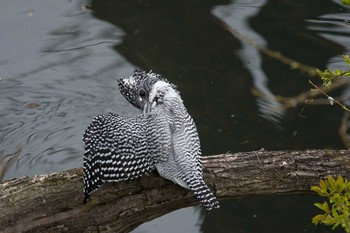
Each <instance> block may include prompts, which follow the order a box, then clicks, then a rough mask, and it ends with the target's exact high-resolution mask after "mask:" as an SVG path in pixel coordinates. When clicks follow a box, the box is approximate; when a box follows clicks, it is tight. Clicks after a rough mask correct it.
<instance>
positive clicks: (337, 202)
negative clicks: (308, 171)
mask: <svg viewBox="0 0 350 233" xmlns="http://www.w3.org/2000/svg"><path fill="white" fill-rule="evenodd" d="M311 190H313V191H315V192H316V193H317V194H318V195H320V196H322V197H326V198H328V200H327V201H325V202H323V203H315V206H316V207H318V208H319V209H321V210H322V211H323V212H324V213H322V214H318V215H316V216H315V217H313V218H312V222H313V223H314V224H316V225H317V224H319V223H323V224H325V225H333V227H332V229H335V228H336V227H338V226H341V227H342V228H344V230H345V232H347V233H350V182H349V181H347V180H346V179H345V178H343V177H342V176H339V177H338V178H337V179H336V180H335V179H334V178H333V177H332V176H330V177H328V179H326V180H320V185H319V186H312V187H311Z"/></svg>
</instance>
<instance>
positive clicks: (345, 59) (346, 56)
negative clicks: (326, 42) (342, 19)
mask: <svg viewBox="0 0 350 233" xmlns="http://www.w3.org/2000/svg"><path fill="white" fill-rule="evenodd" d="M343 1H344V0H343ZM344 2H348V4H350V0H345V1H344ZM343 59H344V61H345V62H346V63H348V64H349V65H350V57H349V55H348V54H345V55H343Z"/></svg>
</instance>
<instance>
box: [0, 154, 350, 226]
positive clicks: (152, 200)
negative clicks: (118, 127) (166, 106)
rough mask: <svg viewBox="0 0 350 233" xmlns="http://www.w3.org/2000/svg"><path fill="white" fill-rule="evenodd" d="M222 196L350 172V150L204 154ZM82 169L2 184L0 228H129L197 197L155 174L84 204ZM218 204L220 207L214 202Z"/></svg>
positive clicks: (292, 190) (283, 189) (293, 187)
mask: <svg viewBox="0 0 350 233" xmlns="http://www.w3.org/2000/svg"><path fill="white" fill-rule="evenodd" d="M202 160H203V165H204V177H205V180H206V182H207V183H208V185H209V186H210V187H211V188H212V190H213V192H214V193H215V194H216V195H217V197H218V198H219V199H221V200H222V199H227V198H237V197H246V196H252V195H274V194H300V193H303V194H309V193H311V191H310V186H311V185H316V184H318V183H319V179H320V178H324V177H327V176H329V175H333V176H338V175H342V176H344V177H346V178H348V179H350V152H349V151H345V150H342V151H335V150H308V151H263V150H262V151H254V152H245V153H236V154H223V155H214V156H206V157H203V159H202ZM82 187H83V183H82V169H81V168H77V169H73V170H69V171H66V172H62V173H57V174H49V175H40V176H35V177H23V178H19V179H14V180H10V181H5V182H3V183H1V184H0V210H1V211H0V232H128V231H130V230H132V229H134V228H135V227H137V226H138V225H140V224H141V223H143V222H146V221H150V220H152V219H154V218H156V217H159V216H161V215H163V214H166V213H168V212H171V211H173V210H176V209H179V208H182V207H186V206H191V205H196V204H198V202H197V200H196V199H195V198H194V196H193V195H192V193H191V192H189V191H187V190H185V189H183V188H181V187H179V186H177V185H175V184H173V183H171V182H169V181H166V180H164V179H162V178H161V177H159V175H157V174H156V172H154V173H151V174H150V175H148V176H145V177H142V178H140V179H137V180H133V181H128V182H120V183H114V184H113V183H108V184H105V185H103V186H102V187H101V188H100V189H99V190H97V191H96V192H94V193H93V194H92V196H91V199H89V202H88V203H87V204H86V205H83V195H82ZM214 211H215V210H214Z"/></svg>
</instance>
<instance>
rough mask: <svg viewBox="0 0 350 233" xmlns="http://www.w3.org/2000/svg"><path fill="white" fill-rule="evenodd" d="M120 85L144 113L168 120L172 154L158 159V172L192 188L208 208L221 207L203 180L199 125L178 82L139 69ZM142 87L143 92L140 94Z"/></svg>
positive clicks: (122, 91) (120, 82)
mask: <svg viewBox="0 0 350 233" xmlns="http://www.w3.org/2000/svg"><path fill="white" fill-rule="evenodd" d="M119 88H120V90H121V93H122V94H123V95H124V96H125V98H126V99H127V100H128V101H129V102H130V103H132V104H133V105H134V106H136V107H138V108H139V109H140V110H142V111H143V113H144V114H155V115H156V116H157V117H159V118H163V117H165V119H166V121H167V122H168V125H169V127H170V129H171V131H170V133H171V135H170V137H171V148H172V149H171V151H170V154H164V155H162V159H161V161H160V162H158V163H155V167H156V169H157V170H158V172H159V174H160V175H161V176H162V177H164V178H166V179H169V180H172V181H173V182H175V183H177V184H179V185H181V186H183V187H185V188H187V189H190V190H192V191H193V192H194V193H195V195H196V196H197V198H198V199H199V200H200V202H201V203H202V204H203V206H204V207H206V208H207V209H212V208H218V207H219V203H218V201H217V200H216V198H215V196H214V195H213V193H212V192H211V191H210V189H209V188H208V186H207V185H206V184H205V182H204V180H203V172H202V165H201V162H200V156H201V149H200V141H199V136H198V133H197V128H196V125H195V123H194V121H193V119H192V117H191V116H190V115H189V114H188V112H187V110H186V108H185V106H184V104H183V101H182V99H181V96H180V93H179V92H178V91H177V90H176V86H175V85H173V84H171V83H169V82H168V81H167V80H166V79H164V78H162V77H161V76H160V75H159V74H155V73H152V72H150V73H146V72H144V71H140V70H136V71H135V74H134V75H133V76H131V77H129V78H123V79H121V80H120V81H119ZM141 90H142V93H144V95H143V94H142V95H140V91H141Z"/></svg>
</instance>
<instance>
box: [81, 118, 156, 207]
mask: <svg viewBox="0 0 350 233" xmlns="http://www.w3.org/2000/svg"><path fill="white" fill-rule="evenodd" d="M142 123H143V122H141V121H140V120H136V119H134V118H129V117H123V116H118V115H116V114H113V113H108V114H103V115H99V116H97V117H95V118H94V119H93V121H92V123H91V124H90V125H89V126H88V128H87V129H86V131H85V134H84V136H83V141H84V143H85V154H84V162H83V169H84V193H85V201H86V199H87V198H88V197H89V194H90V193H91V192H92V191H93V190H95V189H97V188H98V187H100V186H101V185H102V184H103V183H104V182H111V181H121V180H127V179H133V178H136V177H139V176H141V175H143V174H145V173H148V172H149V171H151V170H152V169H154V163H153V161H152V159H151V158H150V156H149V154H148V153H147V140H146V137H145V133H144V128H143V127H144V124H142Z"/></svg>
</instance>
